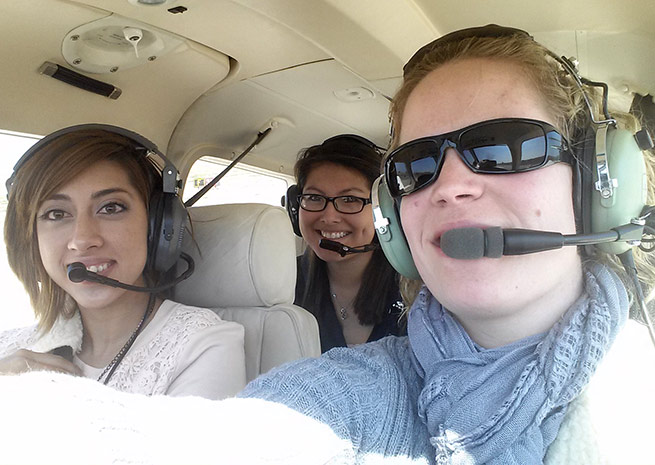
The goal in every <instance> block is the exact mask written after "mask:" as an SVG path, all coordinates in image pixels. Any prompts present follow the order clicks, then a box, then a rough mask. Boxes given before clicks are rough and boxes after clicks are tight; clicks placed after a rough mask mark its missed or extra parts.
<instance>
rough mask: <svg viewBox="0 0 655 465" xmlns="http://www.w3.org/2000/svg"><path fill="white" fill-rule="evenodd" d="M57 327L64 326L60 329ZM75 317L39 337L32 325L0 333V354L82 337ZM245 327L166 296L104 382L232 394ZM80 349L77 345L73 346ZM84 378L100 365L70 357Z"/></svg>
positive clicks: (239, 374)
mask: <svg viewBox="0 0 655 465" xmlns="http://www.w3.org/2000/svg"><path fill="white" fill-rule="evenodd" d="M62 327H63V328H64V330H62ZM80 332H81V324H80V323H79V317H77V318H72V319H70V320H66V321H65V322H64V323H63V324H57V325H56V327H55V328H53V331H51V332H50V333H48V334H47V335H44V336H43V337H38V334H37V330H36V327H35V326H32V327H28V328H21V329H14V330H10V331H6V332H4V333H0V358H2V357H4V356H6V355H8V354H10V353H12V352H14V351H16V350H17V349H19V348H28V349H31V350H37V351H43V352H45V351H48V350H51V349H53V348H55V347H59V346H60V345H71V346H73V347H76V346H75V344H74V343H70V342H71V341H70V340H71V339H74V338H73V337H72V334H74V333H78V334H76V336H77V337H78V338H80V339H81V334H79V333H80ZM243 338H244V330H243V327H242V326H241V325H239V324H238V323H233V322H229V321H223V320H221V319H220V318H219V317H218V315H216V314H215V313H214V312H212V311H211V310H209V309H206V308H198V307H190V306H186V305H182V304H179V303H176V302H173V301H170V300H165V301H164V302H163V303H162V304H161V306H160V307H159V309H158V310H157V313H155V316H154V317H153V319H152V320H151V321H150V323H149V324H148V325H147V326H146V327H145V328H144V330H143V332H142V333H141V334H139V336H138V337H137V339H136V341H135V342H134V345H133V346H132V348H131V349H130V351H129V352H128V353H127V355H126V356H125V358H124V359H123V361H122V362H121V363H120V365H119V366H118V368H117V369H116V372H115V373H114V374H113V375H112V377H111V379H110V381H109V384H108V385H109V386H111V387H114V388H116V389H118V390H120V391H125V392H132V393H138V394H146V395H155V394H166V395H172V396H184V395H197V396H202V397H205V398H208V399H221V398H225V397H229V396H232V395H234V394H236V393H237V392H238V391H240V390H241V389H242V388H243V387H244V386H245V384H246V372H245V355H244V347H243ZM77 347H78V348H79V344H78V345H77ZM73 363H75V364H76V365H77V366H78V367H80V369H81V370H82V372H83V373H84V376H85V377H88V378H93V379H97V378H98V376H99V375H100V373H101V372H102V371H103V369H104V367H92V366H89V365H87V364H85V363H84V362H82V361H81V360H80V359H79V358H78V357H76V356H75V357H74V359H73Z"/></svg>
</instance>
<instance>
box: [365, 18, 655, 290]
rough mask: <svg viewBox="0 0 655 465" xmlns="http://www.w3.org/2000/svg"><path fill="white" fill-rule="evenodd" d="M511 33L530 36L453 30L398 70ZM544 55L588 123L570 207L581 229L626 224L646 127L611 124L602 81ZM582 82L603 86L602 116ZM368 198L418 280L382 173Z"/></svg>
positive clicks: (642, 195) (639, 186)
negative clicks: (453, 47) (572, 87)
mask: <svg viewBox="0 0 655 465" xmlns="http://www.w3.org/2000/svg"><path fill="white" fill-rule="evenodd" d="M515 34H518V35H523V36H525V37H529V38H531V39H532V37H531V36H530V35H529V34H528V33H527V32H525V31H522V30H520V29H513V28H508V27H502V26H497V25H493V24H490V25H487V26H483V27H476V28H470V29H463V30H460V31H455V32H452V33H450V34H447V35H445V36H443V37H441V38H439V39H437V40H435V41H433V42H431V43H429V44H427V45H425V46H424V47H422V48H421V49H419V50H418V51H417V52H416V53H415V54H414V56H413V57H412V58H411V59H410V60H409V61H408V63H407V64H406V65H405V67H404V69H403V71H404V73H406V72H407V71H408V67H411V66H412V65H413V64H416V63H417V62H419V61H420V60H421V59H422V58H423V57H424V56H425V55H426V54H427V53H429V52H430V51H431V50H433V49H434V48H436V47H440V46H443V45H444V44H446V43H451V42H458V41H460V40H462V39H466V38H472V37H503V36H511V35H515ZM549 54H550V56H551V57H552V58H554V59H555V60H557V61H558V62H559V63H560V65H561V66H562V68H563V69H564V71H565V72H566V73H567V74H569V75H570V76H571V77H572V78H573V80H574V81H575V83H576V85H577V87H578V88H579V89H580V90H581V91H582V96H583V98H584V100H585V104H586V106H587V109H588V112H589V124H588V125H587V127H586V128H584V131H583V134H578V135H574V136H573V137H574V138H575V139H576V141H577V142H578V144H579V145H578V146H577V147H574V149H575V150H574V153H575V158H576V159H577V160H578V161H577V163H575V166H573V170H574V186H573V187H574V207H575V212H576V217H577V218H581V219H582V225H581V226H582V232H583V233H594V232H603V231H609V230H611V229H612V228H615V227H617V226H620V225H623V224H627V223H630V222H631V220H633V219H634V218H639V217H640V216H641V215H642V210H643V209H644V206H645V204H646V194H647V177H646V170H645V164H644V158H643V153H642V149H643V150H645V149H648V148H651V147H652V141H650V140H649V139H650V138H649V136H648V134H647V132H646V131H639V132H638V133H637V134H632V133H631V132H630V131H628V130H625V129H618V128H617V127H616V121H615V120H614V119H613V118H611V117H610V116H609V114H608V113H607V85H606V84H604V83H598V82H593V81H589V80H586V79H584V78H581V77H580V76H579V75H578V74H577V71H576V69H575V66H574V65H573V63H571V61H569V60H567V59H566V58H564V57H558V56H557V55H555V54H554V53H552V52H549ZM584 85H590V86H594V87H602V88H603V112H604V115H603V116H604V118H602V119H596V118H595V116H594V111H593V109H592V104H591V102H590V101H589V97H588V95H587V93H586V91H585V88H584ZM371 201H372V202H371V203H372V205H373V215H374V219H375V229H376V234H377V236H378V238H379V240H380V244H381V245H382V249H383V250H384V253H385V255H386V256H387V259H388V260H389V262H390V263H391V264H392V265H393V267H394V268H395V269H396V271H398V272H399V273H400V274H402V275H404V276H406V277H408V278H411V279H420V276H419V274H418V271H417V269H416V266H415V265H414V261H413V259H412V255H411V253H410V251H409V246H408V244H407V239H406V238H405V234H404V232H403V229H402V224H401V222H400V214H399V203H398V202H396V201H395V200H394V199H393V198H392V197H391V195H390V193H389V190H388V188H387V186H386V183H385V182H384V176H381V177H380V178H378V179H377V180H376V181H375V183H374V184H373V188H372V197H371ZM595 247H598V248H599V249H600V250H602V251H604V252H607V253H613V254H620V253H623V252H625V251H627V250H628V249H630V248H631V247H632V245H631V244H629V243H626V242H613V243H607V244H598V245H596V246H595Z"/></svg>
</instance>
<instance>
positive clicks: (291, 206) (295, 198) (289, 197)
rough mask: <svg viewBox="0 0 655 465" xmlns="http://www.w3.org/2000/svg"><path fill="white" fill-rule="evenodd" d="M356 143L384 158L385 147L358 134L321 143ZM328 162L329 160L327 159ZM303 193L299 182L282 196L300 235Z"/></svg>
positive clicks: (337, 137) (283, 204) (341, 135)
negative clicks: (301, 196) (301, 197)
mask: <svg viewBox="0 0 655 465" xmlns="http://www.w3.org/2000/svg"><path fill="white" fill-rule="evenodd" d="M335 142H336V143H355V144H363V145H364V146H366V148H369V149H373V150H374V151H376V152H377V153H378V154H379V155H380V158H382V154H383V153H384V149H383V148H382V147H379V146H377V145H375V143H373V142H372V141H370V140H368V139H366V138H365V137H362V136H358V135H356V134H340V135H338V136H333V137H330V138H329V139H325V140H324V141H323V142H322V143H321V144H320V145H321V146H325V145H330V144H333V143H335ZM325 161H326V162H329V160H325ZM301 194H302V187H301V186H298V185H297V184H292V185H291V186H289V188H288V189H287V192H286V194H285V195H284V197H283V198H282V206H283V207H284V208H285V209H286V211H287V214H288V215H289V219H290V220H291V226H292V228H293V232H294V233H295V234H296V236H298V237H302V234H301V233H300V221H299V218H298V216H299V214H300V200H299V198H300V195H301Z"/></svg>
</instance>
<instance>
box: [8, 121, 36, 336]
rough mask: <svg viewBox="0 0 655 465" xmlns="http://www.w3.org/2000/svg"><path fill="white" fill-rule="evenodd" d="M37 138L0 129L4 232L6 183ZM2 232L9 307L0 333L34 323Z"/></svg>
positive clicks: (27, 299) (32, 314)
mask: <svg viewBox="0 0 655 465" xmlns="http://www.w3.org/2000/svg"><path fill="white" fill-rule="evenodd" d="M39 139H40V137H39V136H34V135H29V134H19V133H15V132H9V131H2V130H0V153H1V154H2V156H0V181H2V182H0V225H1V226H2V231H4V224H5V215H6V213H7V189H6V188H5V180H6V179H7V178H9V176H11V173H12V172H13V170H14V165H15V164H16V162H17V161H18V159H19V158H20V157H21V156H22V155H23V153H25V151H26V150H27V149H29V148H30V147H31V146H32V145H34V144H35V143H36V142H37V141H38V140H39ZM4 237H5V236H4V233H2V244H3V245H2V249H1V250H0V282H1V283H2V284H1V285H0V286H1V287H2V291H3V295H4V298H5V302H8V303H9V302H10V303H11V305H10V306H9V307H8V309H7V310H11V311H5V312H0V331H3V330H5V329H11V328H18V327H20V326H27V325H30V324H33V323H34V313H33V312H32V307H31V306H30V300H29V298H28V296H27V293H26V292H25V290H24V288H23V285H22V284H21V282H20V281H19V280H18V278H16V275H15V274H14V273H13V271H11V268H9V264H8V263H7V247H6V245H5V242H4Z"/></svg>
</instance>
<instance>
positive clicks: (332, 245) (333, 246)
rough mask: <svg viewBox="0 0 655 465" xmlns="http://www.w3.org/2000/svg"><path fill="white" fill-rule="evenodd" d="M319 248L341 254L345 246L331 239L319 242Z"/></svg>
mask: <svg viewBox="0 0 655 465" xmlns="http://www.w3.org/2000/svg"><path fill="white" fill-rule="evenodd" d="M318 246H319V247H320V248H321V249H325V250H331V251H332V252H337V253H339V254H340V253H341V252H342V251H343V245H342V244H341V243H339V242H337V241H331V240H329V239H321V240H320V241H318Z"/></svg>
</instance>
